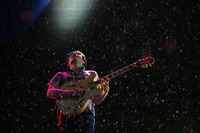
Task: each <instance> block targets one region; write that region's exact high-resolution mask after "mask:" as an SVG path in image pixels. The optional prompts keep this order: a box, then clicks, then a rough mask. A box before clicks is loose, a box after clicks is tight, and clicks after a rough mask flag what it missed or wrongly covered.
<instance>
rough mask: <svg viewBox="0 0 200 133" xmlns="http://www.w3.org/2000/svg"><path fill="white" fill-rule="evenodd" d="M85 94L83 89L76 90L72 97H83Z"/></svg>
mask: <svg viewBox="0 0 200 133" xmlns="http://www.w3.org/2000/svg"><path fill="white" fill-rule="evenodd" d="M84 93H85V91H84V89H83V88H76V89H75V90H74V91H73V92H72V97H81V96H82V95H83V94H84Z"/></svg>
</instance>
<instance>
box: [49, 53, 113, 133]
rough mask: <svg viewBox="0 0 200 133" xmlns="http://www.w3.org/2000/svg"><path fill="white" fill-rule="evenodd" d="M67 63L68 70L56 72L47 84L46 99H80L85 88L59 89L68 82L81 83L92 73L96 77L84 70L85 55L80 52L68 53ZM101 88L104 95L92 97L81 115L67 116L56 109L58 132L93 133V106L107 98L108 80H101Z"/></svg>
mask: <svg viewBox="0 0 200 133" xmlns="http://www.w3.org/2000/svg"><path fill="white" fill-rule="evenodd" d="M67 63H68V68H69V69H68V70H67V71H66V72H58V73H57V74H56V75H55V76H54V77H53V79H52V80H51V81H50V82H49V87H48V91H47V97H49V98H52V99H65V98H80V97H81V96H82V95H83V94H84V89H86V88H75V89H74V90H67V89H66V90H62V89H60V87H61V86H62V85H63V84H65V83H67V82H69V81H83V80H85V79H86V78H87V77H88V76H90V75H91V74H92V73H95V74H96V75H97V73H96V72H95V71H91V70H90V71H89V70H88V71H86V70H85V66H86V63H87V60H86V57H85V55H84V54H83V53H82V52H80V51H73V52H71V53H69V54H68V58H67ZM97 76H98V75H97ZM101 87H102V89H103V90H104V92H105V93H104V94H103V95H101V96H96V97H92V100H91V101H90V103H89V104H88V106H87V107H86V109H85V110H84V111H83V112H82V113H81V114H79V115H75V116H69V115H66V114H65V113H64V112H62V111H61V110H59V109H58V113H57V117H58V122H59V131H60V132H62V133H71V132H83V133H93V132H94V126H95V110H94V109H95V105H98V104H100V103H101V102H102V101H103V100H104V99H105V97H106V96H107V94H108V92H109V79H105V80H102V81H101Z"/></svg>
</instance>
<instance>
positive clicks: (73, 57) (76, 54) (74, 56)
mask: <svg viewBox="0 0 200 133" xmlns="http://www.w3.org/2000/svg"><path fill="white" fill-rule="evenodd" d="M83 56H84V55H83V54H82V53H81V52H79V51H75V52H73V53H72V55H71V56H70V57H69V64H73V63H74V62H75V61H76V62H77V61H78V62H81V63H83V64H84V63H85V62H84V60H83Z"/></svg>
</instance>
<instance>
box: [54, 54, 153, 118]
mask: <svg viewBox="0 0 200 133" xmlns="http://www.w3.org/2000/svg"><path fill="white" fill-rule="evenodd" d="M152 64H154V59H153V58H152V57H147V58H145V59H142V60H138V61H137V62H135V63H132V64H130V65H128V66H126V67H124V68H122V69H119V70H117V71H115V72H113V73H110V74H109V75H106V76H104V77H102V78H100V79H98V76H97V75H96V74H95V73H92V74H91V75H90V76H88V77H87V78H86V79H85V80H82V81H71V82H67V83H65V84H64V85H62V86H61V88H60V89H63V90H66V89H67V90H73V89H74V88H84V90H85V93H84V94H83V95H82V96H81V97H80V98H73V97H69V98H65V99H57V100H56V103H57V107H58V108H59V109H60V110H61V111H62V112H63V113H65V114H67V115H76V114H80V113H82V112H83V111H84V110H85V109H86V108H87V106H88V104H89V103H90V101H91V100H92V97H95V96H103V95H104V93H105V92H104V90H103V89H102V88H101V87H100V86H101V85H100V82H101V80H102V79H105V78H106V77H107V78H109V79H112V78H114V77H117V76H118V75H121V74H123V73H125V72H126V71H129V70H131V69H133V68H135V67H143V68H145V67H146V68H147V67H148V66H151V65H152Z"/></svg>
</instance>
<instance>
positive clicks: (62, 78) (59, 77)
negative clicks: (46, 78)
mask: <svg viewBox="0 0 200 133" xmlns="http://www.w3.org/2000/svg"><path fill="white" fill-rule="evenodd" d="M91 73H96V71H92V70H87V71H86V70H85V67H84V66H82V67H81V69H80V70H79V71H73V70H68V71H67V72H58V73H57V74H56V75H55V76H54V77H53V78H52V79H51V81H50V82H49V84H57V85H59V86H60V87H61V86H62V85H63V84H65V83H66V82H68V81H79V80H84V79H86V78H87V77H88V76H89V75H91ZM96 75H97V73H96ZM85 111H87V112H88V111H89V112H91V113H92V114H93V115H94V116H95V103H94V102H93V101H92V100H91V101H90V103H89V105H88V107H87V108H86V109H85Z"/></svg>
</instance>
